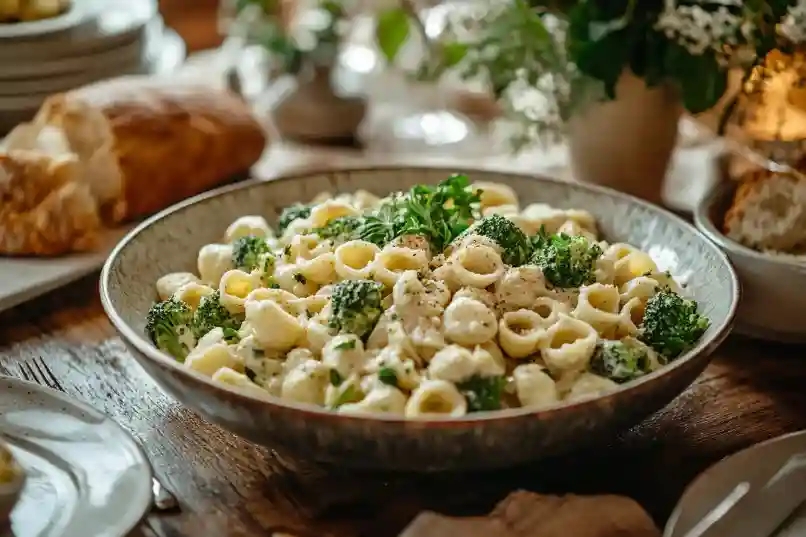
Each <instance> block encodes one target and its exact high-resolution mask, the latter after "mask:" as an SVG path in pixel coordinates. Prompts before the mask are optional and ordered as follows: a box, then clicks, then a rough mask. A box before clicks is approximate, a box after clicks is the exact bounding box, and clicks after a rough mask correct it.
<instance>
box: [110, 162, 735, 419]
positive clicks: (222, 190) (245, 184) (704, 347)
mask: <svg viewBox="0 0 806 537" xmlns="http://www.w3.org/2000/svg"><path fill="white" fill-rule="evenodd" d="M457 168H459V169H461V170H462V171H461V173H465V174H467V175H470V176H472V175H473V174H474V173H500V174H501V175H506V176H509V177H520V178H523V179H530V180H535V181H537V182H544V183H551V184H554V185H557V186H561V187H566V188H572V189H581V190H586V191H588V192H592V193H595V194H600V195H605V196H609V197H615V198H619V199H621V200H622V201H624V202H628V203H632V204H638V205H641V206H643V207H644V208H647V209H649V210H650V212H655V213H658V214H659V216H664V217H666V218H669V219H671V220H673V221H675V222H676V223H677V224H678V225H680V226H682V227H683V228H687V229H688V230H689V231H690V232H692V233H693V234H694V235H697V236H700V237H701V238H702V239H703V241H704V242H705V243H706V244H707V245H708V246H709V247H711V248H712V249H713V252H714V254H715V255H716V256H717V258H719V259H721V261H722V263H723V266H724V267H725V268H726V270H727V274H728V276H729V278H730V281H731V291H732V293H731V295H732V301H731V304H730V305H729V307H728V314H727V315H726V316H725V318H724V319H723V320H722V322H721V323H720V324H719V325H716V326H714V332H713V335H712V336H711V338H710V340H707V339H701V340H700V341H699V342H698V343H697V345H696V346H694V347H693V348H692V349H689V350H688V351H687V352H685V353H684V354H683V355H681V356H680V357H678V358H677V359H675V360H674V361H673V362H671V363H669V364H667V365H665V366H663V367H661V368H659V369H657V370H656V371H653V372H652V373H650V374H648V375H644V376H643V377H640V378H638V379H635V380H632V381H630V382H626V383H624V384H621V385H619V389H618V390H614V391H612V392H608V393H605V394H603V395H598V396H595V397H588V398H584V399H580V400H577V401H558V402H557V403H554V404H553V405H550V406H546V407H539V408H530V407H517V408H508V409H501V410H493V411H487V412H474V413H471V414H466V415H465V416H461V417H458V418H456V417H429V418H414V419H413V418H407V417H405V416H397V415H387V414H358V413H356V414H352V413H351V414H340V413H336V412H333V411H332V410H329V409H327V408H324V407H320V406H316V405H313V404H306V403H296V402H293V401H285V400H283V399H281V398H279V397H275V396H273V395H271V394H269V393H268V392H267V394H266V396H265V397H258V396H254V395H251V394H247V393H244V392H241V391H239V390H237V389H235V388H234V387H230V386H227V385H224V384H221V383H218V382H215V381H214V380H213V379H212V378H211V377H207V376H205V375H203V374H201V373H199V372H198V371H194V370H191V369H188V368H186V367H184V366H183V364H182V363H180V362H177V361H176V360H175V359H174V358H173V357H171V356H169V355H168V354H166V353H164V352H162V351H160V350H158V349H157V348H156V347H154V346H153V345H152V344H151V343H150V342H149V341H147V340H146V338H145V336H143V335H141V334H139V333H137V332H136V331H135V330H134V329H133V328H132V327H131V326H129V325H128V324H127V323H126V322H124V321H123V319H122V318H121V316H120V314H118V312H117V310H116V308H115V305H114V304H113V302H112V299H111V297H110V290H109V288H110V280H111V274H112V270H113V266H114V264H115V262H116V260H117V259H118V258H119V257H120V254H121V252H122V251H123V250H125V249H126V248H127V247H128V245H129V244H130V243H132V242H133V241H134V240H136V238H137V236H138V235H139V234H140V233H141V232H143V231H144V230H145V229H147V228H149V227H151V226H153V225H155V224H157V223H158V222H159V221H160V220H162V219H164V218H165V217H167V216H168V215H172V214H174V213H178V212H181V211H183V210H185V209H186V208H187V207H190V206H192V205H196V204H199V203H201V202H204V201H206V200H209V199H212V198H216V197H219V196H224V195H227V194H229V193H232V192H237V191H240V190H249V189H251V188H255V187H258V186H261V185H267V184H272V183H283V182H286V181H289V182H290V181H294V180H298V179H304V178H309V177H316V176H322V175H327V174H338V173H360V172H376V171H386V172H394V171H401V172H402V171H407V172H412V171H415V172H416V171H421V172H423V173H426V172H433V171H441V170H445V171H449V170H453V171H456V170H457ZM99 292H100V297H101V305H102V306H103V309H104V312H105V313H106V315H107V317H108V318H109V321H110V322H111V323H112V325H113V326H114V327H115V329H116V330H117V331H118V333H119V334H120V335H121V337H123V338H124V339H125V340H126V341H127V342H128V343H129V344H130V345H131V346H133V347H134V348H135V349H136V350H137V352H139V353H140V354H141V355H143V356H144V357H146V358H147V359H148V360H149V361H151V362H155V364H156V365H158V366H160V367H162V368H166V367H167V368H168V369H170V370H171V371H172V372H174V373H177V374H180V375H183V376H187V377H188V378H190V379H193V380H194V381H195V382H197V383H201V384H203V385H204V386H205V387H207V388H212V389H214V390H220V391H223V392H226V393H228V394H230V395H231V396H233V397H235V398H236V399H237V400H240V401H242V402H244V403H247V402H249V403H252V404H255V403H264V404H270V405H273V406H277V407H280V408H281V409H287V410H291V411H294V412H299V413H301V414H303V415H304V419H311V420H333V419H338V420H339V421H342V422H347V421H354V422H383V423H385V424H390V425H392V424H394V425H398V426H402V427H411V426H416V427H420V428H444V427H453V428H460V427H475V426H478V425H481V424H482V423H485V422H489V421H496V422H497V421H503V420H511V419H520V418H525V417H533V418H537V417H539V416H541V415H544V414H553V415H557V414H565V413H572V412H575V411H577V410H578V409H580V408H585V407H590V406H592V405H594V404H597V403H601V401H605V400H609V399H611V398H613V397H617V396H618V397H623V396H624V394H626V393H627V392H631V391H634V390H637V389H638V388H640V387H641V386H643V385H644V384H649V383H651V382H653V381H654V380H656V379H658V378H660V377H662V376H665V375H667V374H669V373H671V372H672V371H673V370H675V369H677V368H680V367H683V366H684V365H686V364H687V363H688V362H689V361H691V360H692V359H694V358H695V357H697V356H699V355H709V354H711V353H712V352H713V351H714V350H715V349H716V348H717V347H718V346H719V345H720V344H721V343H722V342H723V341H724V340H725V338H726V337H727V336H728V334H729V333H730V331H731V328H732V326H733V322H734V318H735V316H736V310H737V306H738V303H739V294H740V285H739V279H738V277H737V275H736V272H735V270H734V268H733V265H732V264H731V262H730V260H729V259H728V257H727V255H726V254H725V252H723V251H722V249H721V248H718V247H717V246H716V245H715V244H714V243H712V242H711V241H709V240H707V237H705V236H703V234H702V233H701V232H700V231H699V230H698V229H697V228H696V227H695V226H694V225H692V224H690V223H688V222H686V221H685V220H683V219H682V218H680V217H679V216H677V215H676V214H674V213H672V212H670V211H668V210H667V209H664V208H662V207H659V206H657V205H653V204H652V203H649V202H647V201H644V200H642V199H639V198H636V197H635V196H631V195H629V194H625V193H622V192H618V191H616V190H612V189H610V188H607V187H603V186H599V185H591V184H586V183H574V182H569V181H565V180H562V179H557V178H553V177H547V176H545V175H540V174H535V173H518V172H506V171H501V170H495V169H491V168H483V167H478V166H475V167H469V168H462V167H459V166H456V165H455V164H454V165H448V164H436V165H423V166H411V165H396V164H392V165H367V166H344V167H335V168H330V169H313V170H306V171H299V172H294V173H289V174H282V175H281V176H279V177H277V178H273V179H270V180H268V181H267V180H261V179H255V178H252V179H248V180H246V181H242V182H239V183H234V184H229V185H225V186H222V187H219V188H216V189H213V190H209V191H207V192H203V193H201V194H198V195H196V196H193V197H190V198H188V199H186V200H183V201H181V202H179V203H177V204H175V205H172V206H170V207H168V208H166V209H164V210H162V211H160V212H158V213H156V214H154V215H152V216H150V217H148V218H146V219H145V220H144V221H142V222H141V223H140V224H138V225H137V226H136V227H135V228H134V229H132V230H131V231H129V232H128V233H127V234H126V236H125V237H123V239H121V240H120V242H119V243H118V244H117V245H116V246H115V248H114V249H113V250H112V252H111V253H110V254H109V257H108V258H107V260H106V262H105V263H104V266H103V268H102V269H101V275H100V285H99ZM712 326H713V325H712ZM149 376H150V375H149Z"/></svg>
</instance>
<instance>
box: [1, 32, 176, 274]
mask: <svg viewBox="0 0 806 537" xmlns="http://www.w3.org/2000/svg"><path fill="white" fill-rule="evenodd" d="M147 49H148V50H147V51H146V59H145V63H144V65H136V66H135V67H133V68H132V69H131V71H129V72H122V71H120V70H119V69H118V71H117V72H116V73H114V74H115V76H120V75H124V74H142V73H149V74H154V75H169V74H172V73H174V72H175V71H176V70H177V69H179V67H180V66H181V65H182V62H183V61H184V60H185V56H186V53H187V51H186V47H185V42H184V41H182V38H181V37H179V35H178V34H177V33H176V32H174V31H173V30H167V29H166V30H165V33H164V34H162V36H161V37H158V38H155V39H154V40H153V41H152V42H151V43H149V44H148V47H147ZM80 76H81V77H84V76H85V75H83V74H82V75H80ZM109 76H112V74H111V73H107V74H106V75H105V76H102V77H101V78H108V77H109ZM91 78H92V80H89V82H93V81H95V80H98V77H97V76H94V77H91ZM89 82H88V83H89ZM8 84H11V83H9V82H0V87H2V88H3V90H5V88H6V87H7V85H8ZM79 85H82V84H77V85H76V86H72V87H78V86H79ZM72 87H71V88H69V89H72ZM61 91H64V90H61ZM50 93H57V91H56V90H54V91H48V92H47V93H37V94H34V95H30V94H29V95H23V96H18V95H17V96H5V95H2V94H1V93H0V136H2V135H3V134H5V133H7V132H8V131H10V130H11V129H12V128H13V127H14V126H16V125H17V124H19V123H21V122H23V121H28V120H29V119H31V118H32V117H33V116H34V114H36V111H37V110H38V109H39V107H40V106H41V105H42V102H43V101H44V100H45V97H47V95H50ZM0 263H2V260H0Z"/></svg>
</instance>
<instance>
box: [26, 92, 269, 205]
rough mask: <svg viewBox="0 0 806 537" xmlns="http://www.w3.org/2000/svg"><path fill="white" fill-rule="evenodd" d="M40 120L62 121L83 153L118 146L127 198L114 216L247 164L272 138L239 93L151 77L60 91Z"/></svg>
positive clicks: (171, 198)
mask: <svg viewBox="0 0 806 537" xmlns="http://www.w3.org/2000/svg"><path fill="white" fill-rule="evenodd" d="M98 115H100V116H102V118H103V119H102V121H101V122H100V124H99V118H98ZM104 121H105V124H103V123H104ZM35 122H36V123H40V124H47V125H55V126H59V127H60V128H61V129H62V130H63V131H64V132H65V134H66V135H67V137H68V139H69V140H70V145H71V147H72V148H74V150H75V151H76V152H78V153H79V155H80V156H81V157H82V160H84V159H86V158H88V157H89V156H90V155H93V154H95V152H96V151H104V150H105V151H111V154H112V155H113V156H114V160H115V161H116V163H117V166H118V169H119V174H120V180H121V186H122V192H121V196H120V201H121V202H122V205H121V206H120V207H118V209H117V210H116V211H113V213H112V216H113V217H114V218H117V219H127V220H130V219H135V218H139V217H142V216H145V215H147V214H151V213H153V212H156V211H159V210H161V209H163V208H165V207H167V206H169V205H171V204H173V203H176V202H178V201H180V200H182V199H185V198H187V197H188V196H192V195H194V194H198V193H199V192H202V191H204V190H207V189H209V188H211V187H214V186H216V185H219V184H221V183H222V182H224V181H227V180H228V179H230V178H231V177H232V176H233V175H234V174H236V173H239V172H243V171H246V170H248V169H249V168H250V167H251V166H252V165H253V164H254V163H255V162H256V161H257V160H258V159H259V158H260V155H261V154H262V153H263V149H264V148H265V145H266V138H265V134H264V132H263V130H262V129H261V127H260V125H259V124H258V122H257V121H256V119H255V117H254V116H253V114H252V112H251V110H250V109H249V106H248V105H247V104H246V103H244V102H243V101H242V100H241V99H240V98H238V97H237V96H235V95H232V94H229V93H226V92H222V91H218V90H214V89H211V88H209V87H206V86H198V85H178V84H173V83H169V82H166V81H163V80H159V79H152V78H144V77H124V78H119V79H114V80H111V81H106V82H102V83H99V84H95V85H92V86H87V87H84V88H81V89H79V90H76V91H73V92H70V93H67V94H64V95H57V96H54V97H52V98H50V99H48V100H47V101H46V102H45V104H44V105H43V107H42V109H41V111H40V113H39V115H38V116H37V118H36V120H35ZM107 143H108V144H109V146H108V147H106V144H107ZM104 148H106V149H104ZM109 173H110V183H112V184H114V183H116V181H117V177H111V175H113V173H112V172H109Z"/></svg>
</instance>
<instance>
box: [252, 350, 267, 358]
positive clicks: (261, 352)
mask: <svg viewBox="0 0 806 537" xmlns="http://www.w3.org/2000/svg"><path fill="white" fill-rule="evenodd" d="M252 356H254V357H255V358H263V357H264V356H266V351H264V350H263V349H254V348H253V349H252Z"/></svg>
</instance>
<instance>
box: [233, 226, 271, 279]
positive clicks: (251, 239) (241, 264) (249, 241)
mask: <svg viewBox="0 0 806 537" xmlns="http://www.w3.org/2000/svg"><path fill="white" fill-rule="evenodd" d="M268 253H271V248H269V243H267V242H266V239H264V238H262V237H255V236H254V235H249V236H247V237H241V238H240V239H238V240H236V241H235V242H234V243H233V244H232V264H233V265H235V268H239V269H241V270H244V271H246V272H251V271H252V270H253V269H255V268H257V267H259V266H260V261H261V258H262V256H263V255H264V254H268Z"/></svg>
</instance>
